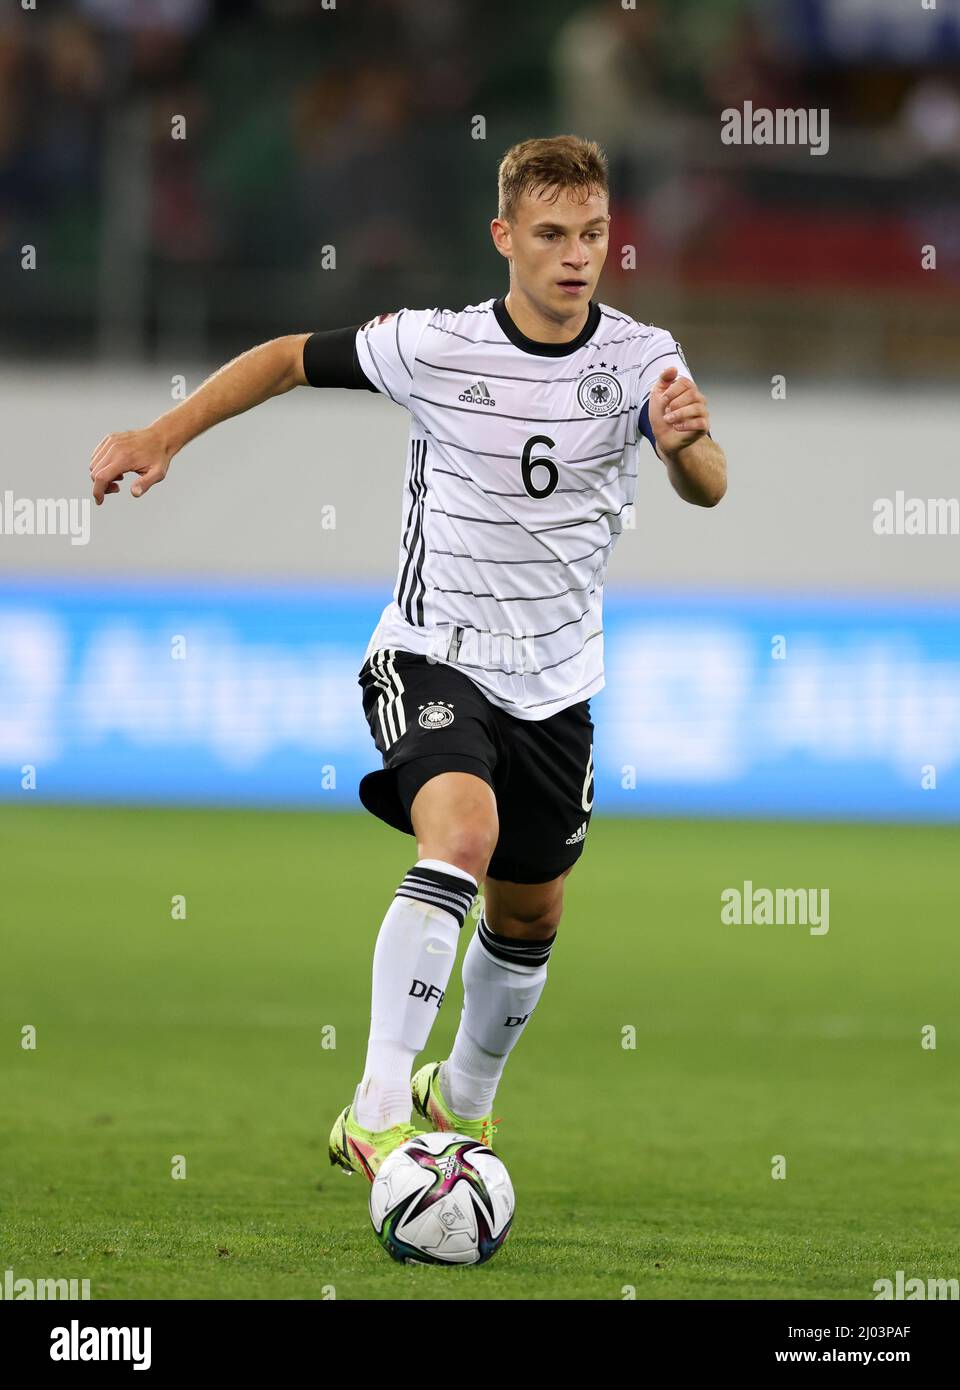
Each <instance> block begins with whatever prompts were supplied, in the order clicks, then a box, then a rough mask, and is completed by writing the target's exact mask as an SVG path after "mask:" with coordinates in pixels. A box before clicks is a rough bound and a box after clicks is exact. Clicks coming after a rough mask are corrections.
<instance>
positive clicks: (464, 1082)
mask: <svg viewBox="0 0 960 1390" xmlns="http://www.w3.org/2000/svg"><path fill="white" fill-rule="evenodd" d="M555 940H556V932H554V934H553V936H551V937H549V938H547V939H546V940H541V941H521V940H518V939H516V938H514V937H506V936H498V935H497V934H496V933H494V932H492V931H491V930H490V928H489V927H488V926H487V924H486V921H485V920H484V917H483V914H482V913H481V915H480V920H479V922H478V923H477V930H476V933H475V934H474V936H473V937H472V938H471V941H470V944H469V945H468V947H467V951H466V954H465V956H464V958H463V1012H462V1013H461V1015H460V1027H459V1028H458V1030H457V1036H456V1038H455V1039H454V1043H453V1050H452V1052H451V1053H450V1056H449V1058H448V1059H447V1061H446V1062H444V1064H443V1066H442V1067H441V1068H440V1077H439V1080H440V1088H441V1090H442V1092H443V1095H444V1097H445V1099H446V1101H447V1104H448V1105H449V1107H450V1109H451V1110H452V1111H454V1112H455V1114H457V1115H459V1116H461V1117H462V1118H463V1119H465V1120H473V1119H480V1118H481V1117H482V1116H484V1115H486V1114H488V1113H489V1111H490V1109H491V1107H492V1106H493V1098H494V1095H495V1094H496V1089H497V1086H498V1084H499V1082H500V1078H501V1076H502V1075H503V1070H504V1067H505V1066H506V1064H507V1057H508V1056H509V1055H510V1052H511V1051H512V1049H513V1048H514V1047H515V1046H516V1043H517V1040H518V1038H519V1037H520V1034H521V1033H522V1032H523V1030H524V1029H525V1028H526V1026H527V1024H528V1023H529V1021H530V1017H531V1015H532V1014H533V1011H534V1009H535V1008H536V1006H537V1001H538V1000H539V998H540V995H541V994H542V993H543V988H544V985H545V984H546V982H547V963H548V961H549V959H550V951H551V949H552V947H553V943H554V941H555Z"/></svg>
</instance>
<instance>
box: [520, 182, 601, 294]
mask: <svg viewBox="0 0 960 1390" xmlns="http://www.w3.org/2000/svg"><path fill="white" fill-rule="evenodd" d="M555 193H556V189H540V190H537V191H536V192H534V193H532V194H531V193H524V195H523V196H522V198H521V199H520V202H519V204H518V206H517V212H516V217H515V219H514V221H513V222H510V223H507V222H501V221H500V220H499V219H497V221H496V222H494V240H495V241H496V243H497V248H498V250H500V251H501V252H502V254H504V255H506V256H508V257H509V258H510V260H511V262H512V284H513V285H514V286H515V287H516V288H517V289H518V290H520V291H522V292H523V293H525V294H526V295H527V296H528V298H530V299H531V300H532V301H533V302H534V303H535V304H537V306H538V307H539V308H540V309H541V310H543V311H544V312H545V313H547V314H549V316H550V317H554V318H558V319H566V318H575V317H577V316H579V315H580V314H582V312H583V310H584V308H585V307H586V305H587V303H588V301H589V300H590V299H591V298H592V297H593V292H594V290H595V289H596V286H597V281H598V280H599V278H600V272H601V270H602V269H603V263H604V261H605V260H606V258H607V228H608V226H609V223H610V214H609V212H608V211H607V197H606V194H604V193H599V192H591V194H590V197H589V198H588V199H586V200H584V197H583V190H582V189H569V188H564V189H561V190H560V193H559V196H558V197H556V198H555V199H554V194H555ZM497 229H501V235H499V236H498V234H497Z"/></svg>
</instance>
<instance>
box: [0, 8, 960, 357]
mask: <svg viewBox="0 0 960 1390" xmlns="http://www.w3.org/2000/svg"><path fill="white" fill-rule="evenodd" d="M330 3H331V0H326V4H325V3H324V0H231V3H226V0H220V2H219V3H218V0H69V3H68V0H43V3H42V4H41V5H39V6H38V7H37V8H36V9H34V10H31V9H26V10H24V9H22V8H20V7H19V6H16V7H11V8H10V10H8V12H7V16H6V18H4V19H3V20H0V253H2V254H0V265H2V268H0V294H2V297H3V301H4V306H5V312H4V314H3V316H2V323H0V351H2V352H3V353H5V354H7V355H16V356H17V357H23V356H25V355H33V354H39V353H55V354H57V355H60V356H66V357H74V358H76V357H88V356H90V355H91V354H96V355H98V356H101V357H106V358H107V359H108V360H110V359H116V358H124V359H128V360H129V359H133V360H136V359H144V360H149V359H150V358H152V357H154V356H156V355H158V354H161V355H162V354H169V353H188V354H191V355H193V356H195V357H207V358H210V357H212V358H222V357H223V356H224V355H227V354H229V353H231V352H233V351H236V350H238V349H239V348H241V347H243V346H245V345H247V344H248V343H249V342H250V341H253V340H256V339H260V338H264V337H267V336H270V335H272V334H275V333H281V332H292V331H299V330H303V329H308V328H314V327H332V326H336V325H338V324H341V323H346V322H357V321H359V320H360V319H362V318H364V317H367V316H369V315H370V314H372V313H374V312H377V311H380V310H383V309H387V308H395V307H397V306H399V305H401V304H406V303H409V304H422V305H425V304H433V303H438V304H448V305H451V306H455V305H457V304H464V303H469V302H476V301H478V300H481V299H484V298H486V297H488V296H489V295H490V294H492V293H498V292H500V290H501V289H502V287H503V267H502V266H501V264H500V263H499V261H498V259H497V257H496V254H495V252H494V251H493V249H492V247H491V246H490V244H489V238H488V233H487V224H488V221H489V218H490V217H491V216H492V215H493V214H494V212H495V174H496V164H497V160H498V159H499V156H500V154H501V153H502V152H503V150H504V149H505V148H507V146H508V145H510V144H511V143H513V142H514V141H515V140H517V139H521V138H523V137H525V136H527V135H532V134H553V133H559V132H561V131H573V132H576V133H578V134H582V135H585V136H588V137H591V138H595V139H598V140H600V141H601V142H602V143H603V144H604V145H605V147H606V149H607V151H608V154H609V157H610V165H611V173H612V195H613V196H612V205H611V211H612V214H613V228H612V238H611V254H610V258H609V261H608V269H607V272H606V277H605V280H604V282H603V286H602V289H603V293H604V297H606V298H607V299H610V300H613V301H615V302H616V303H617V304H618V305H619V306H620V307H622V308H624V309H627V310H630V311H631V312H633V313H634V314H636V315H637V316H638V317H641V318H645V319H647V320H649V321H653V322H657V321H662V320H663V319H664V318H666V319H667V320H668V321H669V322H670V323H671V325H672V326H674V325H675V331H677V332H678V333H679V334H681V335H683V334H687V333H689V334H690V335H691V337H692V336H694V335H696V338H697V342H698V360H701V361H705V362H706V363H707V364H708V365H709V367H710V369H711V371H713V372H717V371H728V372H729V373H731V374H737V373H748V372H750V371H751V370H754V369H755V368H756V367H757V365H758V364H760V363H766V362H767V361H768V360H769V357H770V352H771V348H772V347H775V348H776V350H777V352H778V353H779V357H778V362H779V363H780V364H781V366H782V368H783V369H787V368H791V367H792V368H795V369H800V370H809V371H811V372H814V371H820V372H826V373H829V372H830V370H831V369H832V368H833V367H834V366H835V365H838V364H842V366H843V369H844V371H845V372H847V373H850V372H853V373H854V374H856V373H857V372H858V371H861V372H862V373H863V374H864V375H868V376H871V377H875V376H876V375H877V374H880V375H885V376H893V377H896V376H900V375H916V374H919V373H922V374H924V375H928V374H930V373H933V374H938V373H939V374H944V375H950V374H952V372H953V370H954V369H955V368H956V366H957V360H956V359H957V356H958V348H957V344H956V335H955V333H954V331H953V329H952V327H951V324H952V321H953V320H954V319H955V315H956V309H957V302H958V300H960V219H958V217H957V213H958V203H960V193H958V187H960V184H958V180H957V173H958V166H960V79H958V76H957V74H958V71H960V61H958V60H960V20H958V18H957V16H956V13H955V12H954V11H953V10H952V9H951V11H950V13H947V10H948V7H947V6H946V5H945V4H941V5H940V6H939V7H938V8H935V9H933V10H924V9H922V7H921V5H920V0H917V3H916V4H915V5H908V6H904V5H903V4H901V3H896V4H894V3H892V0H794V3H786V0H766V3H755V4H751V3H748V0H636V7H635V8H634V9H629V8H628V9H624V8H623V7H622V5H621V4H620V3H619V0H550V2H549V3H546V0H537V2H536V3H525V4H517V3H515V0H514V2H513V3H511V0H485V3H484V4H483V6H481V7H476V6H473V5H470V4H468V3H466V0H337V3H336V4H335V5H334V8H332V9H331V8H327V5H329V4H330ZM747 100H749V101H752V103H753V105H754V107H755V108H756V107H768V108H771V109H773V108H777V107H791V108H797V107H803V108H814V107H815V108H826V109H827V110H828V111H829V113H830V127H829V138H830V144H829V152H828V154H826V155H825V156H822V157H816V156H811V154H810V151H809V150H808V149H806V148H802V147H798V146H783V145H782V146H768V147H758V146H752V147H745V146H730V145H724V144H723V143H722V142H721V139H720V126H721V118H720V113H721V112H722V111H723V110H724V109H725V108H728V107H741V106H742V105H743V103H744V102H745V101H747ZM477 116H482V117H483V118H484V119H485V122H486V129H485V138H484V139H476V138H474V135H475V129H476V127H475V124H474V121H475V117H477ZM176 118H182V126H181V127H180V129H181V133H182V134H183V135H184V137H185V138H174V135H173V123H174V121H175V119H176ZM931 244H932V245H934V246H935V247H936V251H937V263H936V269H935V271H932V272H931V271H925V270H923V269H922V267H921V248H922V247H923V246H925V245H931ZM624 245H631V246H634V247H636V257H637V264H636V269H624V268H623V267H622V266H621V258H620V251H619V248H620V247H621V246H624ZM24 246H33V247H36V269H35V270H33V271H29V272H28V271H26V270H24V269H23V268H22V248H23V247H24ZM331 246H332V247H334V248H335V254H336V261H335V269H334V267H333V266H332V265H331V263H330V252H329V250H328V248H330V247H331Z"/></svg>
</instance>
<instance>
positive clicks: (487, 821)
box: [409, 760, 500, 880]
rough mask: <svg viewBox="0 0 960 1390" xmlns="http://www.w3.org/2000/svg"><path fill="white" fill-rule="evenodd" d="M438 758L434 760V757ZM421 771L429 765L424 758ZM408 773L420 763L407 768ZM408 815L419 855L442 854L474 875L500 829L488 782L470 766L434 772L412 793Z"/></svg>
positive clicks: (486, 858) (417, 772)
mask: <svg viewBox="0 0 960 1390" xmlns="http://www.w3.org/2000/svg"><path fill="white" fill-rule="evenodd" d="M437 761H439V760H437ZM420 766H421V767H422V768H423V769H424V771H429V770H430V769H429V768H427V767H426V765H425V764H424V763H421V765H420ZM409 771H410V773H412V774H413V775H421V774H420V769H419V768H416V767H411V768H410V770H409ZM410 820H411V822H412V824H413V833H414V834H415V835H416V837H417V851H418V856H419V858H420V859H442V860H443V861H444V862H445V863H448V864H456V865H457V866H458V867H459V868H462V869H466V870H467V872H468V873H471V874H473V876H474V878H476V879H477V880H480V879H482V878H483V876H484V875H485V873H486V872H487V865H488V863H489V862H490V856H491V855H492V854H493V851H494V848H495V847H496V843H497V839H498V837H499V834H500V826H499V821H498V819H497V799H496V796H495V795H494V791H493V787H492V786H491V785H490V783H489V782H487V781H486V780H484V778H483V777H479V776H475V775H474V774H473V773H471V772H437V773H435V774H434V775H432V776H430V777H429V778H428V780H427V781H425V782H424V783H423V785H422V786H421V787H420V788H419V790H418V791H417V792H416V793H415V795H414V797H413V800H412V801H411V803H410Z"/></svg>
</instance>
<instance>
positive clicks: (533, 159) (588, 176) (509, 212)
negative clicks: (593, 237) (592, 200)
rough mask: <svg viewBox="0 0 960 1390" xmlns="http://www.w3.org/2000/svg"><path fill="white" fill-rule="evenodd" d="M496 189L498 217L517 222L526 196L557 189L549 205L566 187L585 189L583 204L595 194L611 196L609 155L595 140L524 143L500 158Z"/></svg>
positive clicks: (566, 137)
mask: <svg viewBox="0 0 960 1390" xmlns="http://www.w3.org/2000/svg"><path fill="white" fill-rule="evenodd" d="M497 188H498V194H499V197H498V210H497V216H498V217H500V218H502V219H503V221H504V222H512V221H513V220H514V218H515V217H516V212H517V205H518V203H519V201H520V199H521V197H522V196H523V194H524V193H535V192H536V191H537V190H538V189H548V188H556V190H557V191H556V193H555V194H554V197H553V198H551V199H550V200H549V201H550V202H554V201H556V199H557V198H558V197H559V196H560V190H561V189H564V188H573V189H582V191H583V198H584V201H586V200H587V198H589V196H590V194H591V193H592V192H600V193H606V194H607V195H608V196H609V193H610V189H609V187H608V184H607V156H606V155H605V154H604V152H603V150H602V149H601V148H600V146H599V145H598V144H596V143H595V142H594V141H593V140H581V139H580V137H579V136H578V135H553V136H551V137H550V138H549V139H543V140H521V142H520V144H519V145H514V146H512V148H511V149H509V150H507V152H506V154H505V155H504V156H503V158H502V159H501V161H500V169H499V172H498V175H497Z"/></svg>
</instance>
